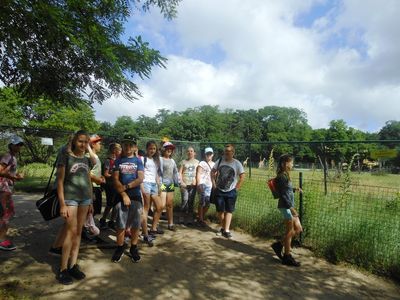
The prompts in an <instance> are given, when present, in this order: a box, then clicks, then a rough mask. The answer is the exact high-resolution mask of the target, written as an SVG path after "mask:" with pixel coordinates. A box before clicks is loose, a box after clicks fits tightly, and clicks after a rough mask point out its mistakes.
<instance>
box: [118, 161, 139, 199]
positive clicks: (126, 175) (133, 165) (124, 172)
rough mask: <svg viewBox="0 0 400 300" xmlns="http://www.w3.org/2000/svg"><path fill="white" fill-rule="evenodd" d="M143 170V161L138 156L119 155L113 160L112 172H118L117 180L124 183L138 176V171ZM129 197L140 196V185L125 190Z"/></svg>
mask: <svg viewBox="0 0 400 300" xmlns="http://www.w3.org/2000/svg"><path fill="white" fill-rule="evenodd" d="M139 171H142V172H143V171H144V168H143V163H142V160H141V159H140V158H137V157H121V158H118V159H117V160H116V161H115V164H114V168H113V172H119V181H120V182H121V183H122V184H123V185H125V184H128V183H130V182H132V181H133V180H135V179H136V178H138V172H139ZM126 193H127V194H128V196H129V197H134V196H139V197H140V196H141V193H140V185H138V186H137V187H134V188H132V189H129V190H127V191H126Z"/></svg>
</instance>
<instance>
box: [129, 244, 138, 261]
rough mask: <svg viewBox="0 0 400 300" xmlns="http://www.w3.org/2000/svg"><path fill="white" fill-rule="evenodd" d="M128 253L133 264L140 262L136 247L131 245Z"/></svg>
mask: <svg viewBox="0 0 400 300" xmlns="http://www.w3.org/2000/svg"><path fill="white" fill-rule="evenodd" d="M129 253H130V254H131V259H132V261H133V262H138V261H139V260H140V255H139V249H138V247H137V245H132V246H131V249H129Z"/></svg>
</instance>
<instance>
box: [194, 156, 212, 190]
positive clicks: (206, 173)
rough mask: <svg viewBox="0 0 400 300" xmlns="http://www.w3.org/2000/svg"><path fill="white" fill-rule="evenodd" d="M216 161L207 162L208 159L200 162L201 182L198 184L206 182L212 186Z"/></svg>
mask: <svg viewBox="0 0 400 300" xmlns="http://www.w3.org/2000/svg"><path fill="white" fill-rule="evenodd" d="M214 164H215V163H214V162H213V161H210V162H208V163H207V162H206V161H204V160H203V161H201V162H200V163H199V172H200V182H198V183H197V184H204V185H206V186H212V181H211V169H212V167H213V166H214Z"/></svg>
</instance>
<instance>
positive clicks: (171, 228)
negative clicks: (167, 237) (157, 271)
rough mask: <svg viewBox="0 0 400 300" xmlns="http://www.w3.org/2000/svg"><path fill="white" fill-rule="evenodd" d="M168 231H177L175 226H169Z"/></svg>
mask: <svg viewBox="0 0 400 300" xmlns="http://www.w3.org/2000/svg"><path fill="white" fill-rule="evenodd" d="M168 230H171V231H176V228H175V226H174V224H171V225H168Z"/></svg>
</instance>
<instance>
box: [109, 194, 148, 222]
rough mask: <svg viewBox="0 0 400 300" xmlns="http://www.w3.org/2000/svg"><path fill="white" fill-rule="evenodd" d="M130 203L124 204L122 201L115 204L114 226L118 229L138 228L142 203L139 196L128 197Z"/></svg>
mask: <svg viewBox="0 0 400 300" xmlns="http://www.w3.org/2000/svg"><path fill="white" fill-rule="evenodd" d="M130 199H131V205H129V206H125V205H124V203H122V201H120V202H118V203H117V205H115V210H116V212H117V220H116V227H117V228H118V229H125V228H133V229H139V228H140V225H141V223H142V213H143V204H142V199H141V197H130Z"/></svg>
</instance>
